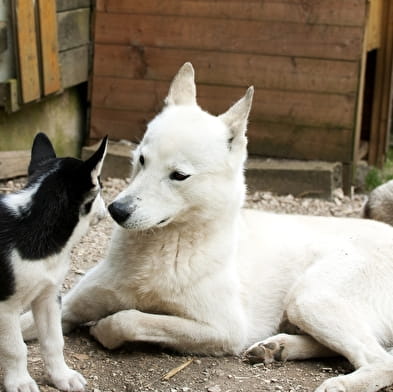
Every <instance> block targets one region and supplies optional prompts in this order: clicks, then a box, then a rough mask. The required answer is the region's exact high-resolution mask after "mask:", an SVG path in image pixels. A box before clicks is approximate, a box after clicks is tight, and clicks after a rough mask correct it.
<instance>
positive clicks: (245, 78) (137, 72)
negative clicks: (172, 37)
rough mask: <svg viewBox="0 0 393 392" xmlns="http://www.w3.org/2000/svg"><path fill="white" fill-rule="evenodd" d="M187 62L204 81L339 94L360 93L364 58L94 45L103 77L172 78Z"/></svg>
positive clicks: (96, 70)
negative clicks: (308, 57) (337, 58)
mask: <svg viewBox="0 0 393 392" xmlns="http://www.w3.org/2000/svg"><path fill="white" fill-rule="evenodd" d="M186 61H191V62H192V63H193V65H194V67H195V69H196V72H197V79H198V82H199V83H203V84H219V85H234V86H248V85H251V84H253V85H254V86H255V87H257V88H258V87H259V88H265V89H275V90H297V91H315V92H318V91H319V92H326V93H339V94H348V93H355V92H356V91H357V87H358V72H359V64H358V62H351V61H335V60H319V59H307V58H299V57H283V56H263V55H249V54H237V53H223V52H206V51H200V50H181V49H161V48H151V47H144V48H141V47H138V46H129V45H127V46H126V45H103V44H96V45H95V49H94V73H95V75H98V76H114V77H122V78H130V79H149V80H171V79H172V77H173V75H174V72H175V70H176V69H177V68H178V67H179V66H180V65H181V64H183V63H185V62H186ZM212 70H218V71H219V72H212Z"/></svg>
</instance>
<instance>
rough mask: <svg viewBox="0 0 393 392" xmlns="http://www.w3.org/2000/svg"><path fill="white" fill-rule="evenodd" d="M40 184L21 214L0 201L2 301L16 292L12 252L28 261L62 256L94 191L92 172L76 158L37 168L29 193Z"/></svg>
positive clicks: (55, 159) (59, 159)
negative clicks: (14, 251)
mask: <svg viewBox="0 0 393 392" xmlns="http://www.w3.org/2000/svg"><path fill="white" fill-rule="evenodd" d="M48 173H49V174H48ZM37 183H40V185H39V187H38V189H37V191H36V192H35V194H34V195H33V197H32V200H31V203H29V205H28V206H26V208H23V209H20V210H19V212H18V213H15V211H13V210H12V209H10V207H9V206H8V204H7V205H6V204H5V203H4V202H2V200H4V196H3V197H0V301H3V300H6V299H7V298H9V297H10V296H12V295H13V294H14V292H15V277H14V273H13V268H12V265H11V260H10V254H11V252H12V251H13V250H14V249H15V250H17V251H18V253H19V255H20V256H21V257H22V258H23V259H27V260H41V259H44V258H46V257H48V256H52V255H55V254H58V253H60V252H61V250H62V249H63V248H64V246H65V245H66V243H67V242H68V240H69V239H70V237H71V235H72V233H73V231H74V229H75V227H76V225H77V224H78V222H79V216H80V213H81V208H82V206H83V204H84V203H85V202H86V198H87V196H88V195H90V197H91V194H90V191H91V190H92V189H93V188H94V185H93V183H92V180H91V174H90V171H89V170H85V168H84V166H83V161H80V160H78V159H73V158H53V159H49V160H47V161H45V163H44V164H41V165H39V167H35V170H34V172H33V173H32V174H31V176H30V178H29V183H28V184H27V186H26V187H25V189H26V188H29V187H32V186H34V185H35V184H37Z"/></svg>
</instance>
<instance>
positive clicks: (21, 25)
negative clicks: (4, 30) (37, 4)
mask: <svg viewBox="0 0 393 392" xmlns="http://www.w3.org/2000/svg"><path fill="white" fill-rule="evenodd" d="M34 13H35V11H34V1H33V0H16V2H15V16H16V38H17V44H18V46H17V48H18V49H17V50H18V60H19V78H20V83H21V89H22V101H23V102H24V103H27V102H31V101H34V100H36V99H38V98H39V97H40V95H41V91H40V76H39V71H38V56H37V36H36V31H37V30H36V23H35V18H34Z"/></svg>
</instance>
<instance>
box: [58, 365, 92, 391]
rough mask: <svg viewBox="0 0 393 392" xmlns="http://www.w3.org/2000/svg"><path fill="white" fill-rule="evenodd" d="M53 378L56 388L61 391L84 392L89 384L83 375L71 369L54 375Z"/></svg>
mask: <svg viewBox="0 0 393 392" xmlns="http://www.w3.org/2000/svg"><path fill="white" fill-rule="evenodd" d="M51 378H52V382H53V384H54V386H55V387H56V388H57V389H60V390H61V391H67V392H82V391H84V390H85V386H86V384H87V382H86V380H85V379H84V377H83V376H82V375H81V374H79V373H78V372H76V371H75V370H72V369H69V368H67V369H65V370H63V371H62V372H61V373H56V374H52V375H51Z"/></svg>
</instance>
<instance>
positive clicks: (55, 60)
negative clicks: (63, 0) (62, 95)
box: [38, 0, 61, 95]
mask: <svg viewBox="0 0 393 392" xmlns="http://www.w3.org/2000/svg"><path fill="white" fill-rule="evenodd" d="M38 15H39V21H40V48H41V64H42V83H43V92H44V95H48V94H52V93H54V92H56V91H59V90H60V89H61V80H60V67H59V54H58V52H59V47H58V46H59V45H58V38H57V15H56V1H55V0H38Z"/></svg>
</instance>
